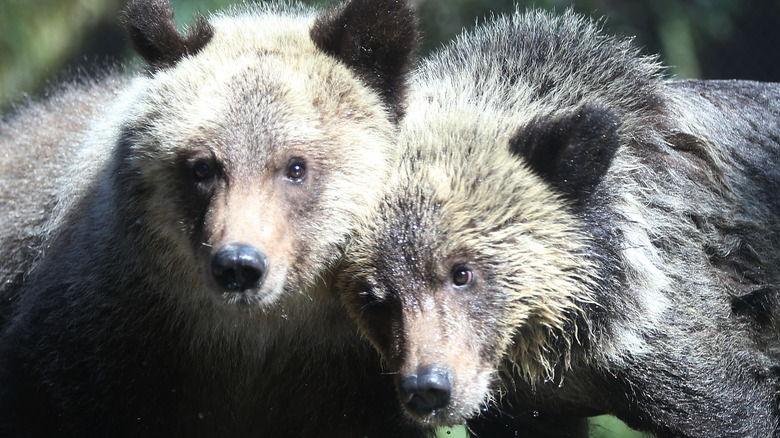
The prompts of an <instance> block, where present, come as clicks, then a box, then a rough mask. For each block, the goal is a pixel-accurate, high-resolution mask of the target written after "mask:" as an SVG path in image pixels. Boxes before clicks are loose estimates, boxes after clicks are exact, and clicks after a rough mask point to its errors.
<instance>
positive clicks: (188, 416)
mask: <svg viewBox="0 0 780 438" xmlns="http://www.w3.org/2000/svg"><path fill="white" fill-rule="evenodd" d="M125 20H126V24H127V28H128V31H129V34H130V36H131V39H132V42H133V43H134V46H135V47H136V49H137V51H138V52H139V53H140V55H142V56H143V58H144V59H145V60H146V61H147V63H148V71H147V72H144V73H142V74H138V75H122V74H109V75H107V76H106V77H104V78H102V79H97V80H91V79H85V80H83V81H82V82H81V83H78V84H66V85H63V86H61V87H60V89H59V90H58V91H56V92H55V93H54V95H53V96H52V97H51V98H49V99H47V100H45V101H43V102H30V103H28V104H25V105H24V106H22V107H20V108H18V109H17V110H16V112H15V113H14V114H11V115H10V116H8V117H7V118H6V120H5V121H3V123H2V124H1V125H0V132H1V133H2V137H0V170H2V172H0V193H2V195H0V196H2V202H0V246H1V247H2V248H3V251H2V253H0V296H2V299H3V304H2V313H0V315H1V316H2V318H3V319H2V333H1V334H0V435H2V436H22V435H23V436H111V437H115V436H210V437H214V436H263V437H269V436H280V437H281V436H329V435H330V436H398V435H399V434H401V435H408V434H411V435H412V436H414V435H415V434H421V433H422V431H423V430H424V429H421V428H418V427H413V426H411V425H410V426H404V425H403V424H401V422H400V414H401V412H400V409H399V408H398V407H397V403H396V402H395V394H394V393H393V389H392V380H391V379H390V378H389V377H388V376H385V375H383V374H382V373H381V369H380V367H379V365H380V362H379V360H378V357H377V355H376V354H375V353H374V352H373V351H372V349H371V348H370V347H369V346H367V343H366V342H363V341H361V340H360V338H359V337H358V335H357V331H356V329H355V327H354V325H353V323H352V322H351V321H350V320H349V319H348V318H347V317H346V315H345V314H344V313H343V311H342V309H341V307H340V305H339V303H338V300H337V298H336V296H335V294H334V293H333V292H332V290H331V289H330V287H331V286H330V284H331V283H330V278H329V275H330V274H329V273H328V272H329V267H330V266H331V265H332V263H333V262H334V260H336V259H337V258H338V256H339V254H340V249H339V248H340V247H341V246H342V245H343V244H344V242H345V240H346V239H347V237H348V235H349V234H350V232H351V230H352V228H353V224H354V219H353V218H354V217H355V216H356V215H359V214H364V210H365V209H367V208H369V207H370V205H371V203H372V202H373V201H374V200H375V198H376V197H377V193H378V191H379V190H380V189H381V188H382V185H383V182H384V180H385V175H386V170H387V169H386V168H387V163H388V162H389V161H391V159H392V157H391V153H390V150H391V149H390V148H389V145H390V142H391V139H392V137H393V136H394V134H395V132H396V130H397V124H396V121H397V119H398V118H399V116H400V114H401V112H402V109H403V94H404V87H405V79H406V73H407V72H408V70H409V69H410V68H411V63H412V59H413V52H414V50H415V47H416V44H417V30H416V29H417V27H416V20H415V18H414V15H413V13H412V11H411V10H410V8H409V7H408V5H406V4H405V3H404V2H400V1H394V0H380V1H369V0H352V1H349V2H347V3H345V4H343V5H341V6H338V7H334V8H332V9H330V10H327V11H324V12H320V11H317V10H313V9H308V8H305V7H301V6H294V5H291V4H289V3H283V2H279V3H270V4H263V5H246V6H242V7H236V8H235V9H232V10H231V11H230V12H227V13H224V14H217V15H214V16H212V17H210V18H208V19H206V18H203V17H199V18H198V20H197V22H196V23H195V25H194V26H192V28H191V29H190V30H189V31H188V32H187V33H186V34H185V35H182V34H180V33H179V32H178V31H177V30H176V27H175V25H174V22H173V17H172V13H171V11H170V7H169V5H168V3H167V1H162V0H136V1H133V2H131V3H130V4H129V6H128V9H127V13H126V17H125Z"/></svg>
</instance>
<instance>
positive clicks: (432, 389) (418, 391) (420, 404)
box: [398, 367, 452, 415]
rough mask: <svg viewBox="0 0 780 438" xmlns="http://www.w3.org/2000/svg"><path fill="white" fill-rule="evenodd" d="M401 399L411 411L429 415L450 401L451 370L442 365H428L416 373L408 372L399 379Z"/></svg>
mask: <svg viewBox="0 0 780 438" xmlns="http://www.w3.org/2000/svg"><path fill="white" fill-rule="evenodd" d="M398 392H399V394H400V395H401V401H402V402H403V404H404V405H405V406H406V408H407V409H409V410H410V411H411V412H413V413H415V414H418V415H427V414H430V413H432V412H433V411H435V410H436V409H441V408H443V407H445V406H447V404H448V403H449V402H450V397H451V395H452V379H451V378H450V371H449V370H448V369H446V368H441V367H426V368H422V369H420V370H419V371H418V372H417V373H416V374H407V375H405V376H403V377H401V379H400V380H399V381H398Z"/></svg>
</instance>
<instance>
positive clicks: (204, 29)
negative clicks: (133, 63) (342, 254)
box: [124, 0, 214, 70]
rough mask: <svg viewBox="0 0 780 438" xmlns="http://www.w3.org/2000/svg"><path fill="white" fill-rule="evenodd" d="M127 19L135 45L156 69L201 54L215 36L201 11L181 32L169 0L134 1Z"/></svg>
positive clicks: (170, 65) (127, 12) (128, 30)
mask: <svg viewBox="0 0 780 438" xmlns="http://www.w3.org/2000/svg"><path fill="white" fill-rule="evenodd" d="M124 22H125V28H126V29H127V33H128V34H129V36H130V40H131V41H132V43H133V47H134V48H135V50H136V51H137V52H138V54H139V55H141V56H142V57H143V58H144V59H145V60H146V62H147V63H149V65H150V66H151V67H152V69H155V70H158V69H164V68H167V67H172V66H173V65H175V64H176V63H177V62H178V61H179V60H180V59H182V58H183V57H185V56H187V55H194V54H196V53H198V52H199V51H200V50H201V49H203V47H205V46H206V44H208V42H209V41H211V37H212V36H214V28H213V27H212V26H211V24H210V23H209V22H208V20H206V18H205V17H203V16H202V15H200V14H198V15H197V17H196V19H195V25H194V26H193V27H191V28H190V30H189V32H187V34H186V35H182V34H181V33H179V31H178V30H177V29H176V23H175V22H174V20H173V10H171V6H170V4H169V3H168V1H167V0H135V1H131V2H130V3H129V4H128V5H127V9H125V15H124Z"/></svg>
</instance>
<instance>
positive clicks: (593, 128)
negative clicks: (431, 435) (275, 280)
mask: <svg viewBox="0 0 780 438" xmlns="http://www.w3.org/2000/svg"><path fill="white" fill-rule="evenodd" d="M661 73H662V72H661V69H660V67H659V65H658V64H657V63H656V62H655V60H654V59H652V58H646V57H642V56H640V55H638V53H637V51H636V50H635V49H633V48H632V47H631V45H630V44H629V43H628V42H627V41H624V40H620V39H616V38H613V37H609V36H605V35H603V34H602V33H601V32H600V31H599V29H598V28H597V26H596V25H594V24H593V23H592V22H590V21H589V20H586V19H583V18H580V17H578V16H576V15H575V14H573V13H571V12H567V13H565V14H563V15H561V16H555V15H553V14H550V13H543V12H529V13H524V14H523V13H515V14H514V15H512V16H505V17H500V18H497V19H495V20H492V21H491V22H489V23H488V24H485V25H483V26H481V27H479V28H477V30H475V31H473V32H471V33H468V34H465V35H463V36H461V37H459V38H458V39H457V40H456V41H455V42H453V43H452V44H450V45H449V46H447V47H446V48H444V49H443V50H441V51H440V52H438V53H437V54H435V55H433V56H431V57H430V58H429V59H428V60H426V61H425V62H424V64H423V66H422V67H421V69H420V72H419V75H417V77H416V79H415V82H414V83H413V85H412V88H411V90H410V100H409V113H408V115H407V117H406V118H405V119H404V121H403V122H402V126H401V133H400V135H399V138H398V142H399V144H400V146H401V148H403V157H402V160H401V164H400V166H399V168H398V169H397V171H396V175H395V176H394V179H393V180H392V182H391V183H390V185H389V186H388V188H387V190H386V194H385V196H384V198H383V199H382V200H381V201H380V206H379V207H378V208H377V209H376V210H375V211H373V212H372V214H371V215H370V216H369V217H367V218H365V219H364V221H363V224H362V225H361V229H360V232H359V233H358V234H359V237H358V238H357V239H356V240H354V241H352V243H351V244H350V246H349V248H348V250H347V255H346V259H347V267H346V271H345V272H344V274H343V275H342V277H341V280H340V283H341V284H342V285H343V286H344V289H343V290H341V292H342V299H343V301H344V302H345V304H346V305H347V306H348V307H349V310H350V313H351V315H352V316H353V317H354V318H355V319H356V320H357V322H358V324H359V326H360V327H361V329H362V330H363V332H364V333H365V334H366V335H367V337H368V338H370V339H371V341H372V343H373V344H374V346H375V347H376V348H377V349H378V351H380V352H381V354H382V356H383V358H384V360H385V362H386V363H387V366H388V367H389V371H390V373H392V374H393V375H395V377H396V386H397V390H398V392H399V396H400V400H401V402H402V404H403V406H404V407H405V409H406V411H407V413H408V414H409V416H410V417H411V418H413V419H416V420H417V421H418V422H420V423H421V424H427V425H431V424H433V425H451V424H457V423H460V422H462V421H464V420H467V419H472V420H471V423H470V427H471V430H472V432H473V433H474V434H475V435H477V436H484V437H493V436H502V432H503V433H506V435H507V436H516V434H517V433H519V434H521V435H522V434H528V435H527V436H587V433H588V427H587V422H586V418H587V417H588V416H590V415H595V414H600V413H611V414H614V415H616V416H618V417H619V418H621V419H622V420H624V421H625V422H627V423H628V424H629V425H630V426H631V427H633V428H636V429H640V430H646V431H651V432H653V433H655V434H656V435H657V436H658V437H702V438H704V437H708V438H709V437H716V436H717V437H748V436H749V437H771V436H777V435H778V432H777V430H778V419H779V418H780V412H779V411H780V401H779V400H778V394H779V393H780V386H779V385H778V370H779V369H780V367H779V366H780V330H779V329H778V327H780V320H779V319H778V313H777V309H778V285H780V216H779V215H778V212H779V211H780V86H779V85H777V84H764V83H755V82H743V81H675V80H667V79H664V78H663V77H662V75H661ZM507 432H508V433H507ZM524 436H525V435H524Z"/></svg>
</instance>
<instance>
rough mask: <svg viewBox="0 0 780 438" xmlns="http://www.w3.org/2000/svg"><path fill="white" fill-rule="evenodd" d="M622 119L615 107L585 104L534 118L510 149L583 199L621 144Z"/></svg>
mask: <svg viewBox="0 0 780 438" xmlns="http://www.w3.org/2000/svg"><path fill="white" fill-rule="evenodd" d="M619 130H620V121H619V119H618V117H617V115H615V114H614V113H613V112H612V111H610V110H608V109H606V108H603V107H600V106H592V105H585V106H583V107H581V108H579V109H578V110H576V111H573V112H571V113H566V114H562V115H553V116H542V117H538V118H536V119H534V120H532V121H531V122H530V123H528V124H527V125H526V126H524V127H523V128H521V129H520V131H519V132H518V133H517V134H516V135H515V136H514V138H513V139H512V140H511V141H510V144H509V147H510V150H511V151H512V152H513V153H515V154H517V155H519V156H521V157H523V158H525V159H526V160H527V162H528V164H529V165H530V166H531V168H533V169H534V170H536V171H537V172H538V173H539V174H540V175H541V176H542V177H543V178H545V179H546V180H547V181H548V182H550V183H551V184H553V185H554V186H556V187H558V188H559V189H560V190H561V191H562V192H564V193H565V194H567V195H568V196H570V197H571V198H573V199H575V200H577V201H582V200H584V199H585V198H587V196H588V195H589V194H590V193H591V192H592V191H593V188H594V187H595V186H596V185H597V184H598V183H599V181H601V177H602V176H603V175H604V174H605V173H606V172H607V170H608V169H609V167H610V165H611V163H612V158H613V157H614V155H615V152H616V151H617V149H618V147H619V146H620V133H619Z"/></svg>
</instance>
